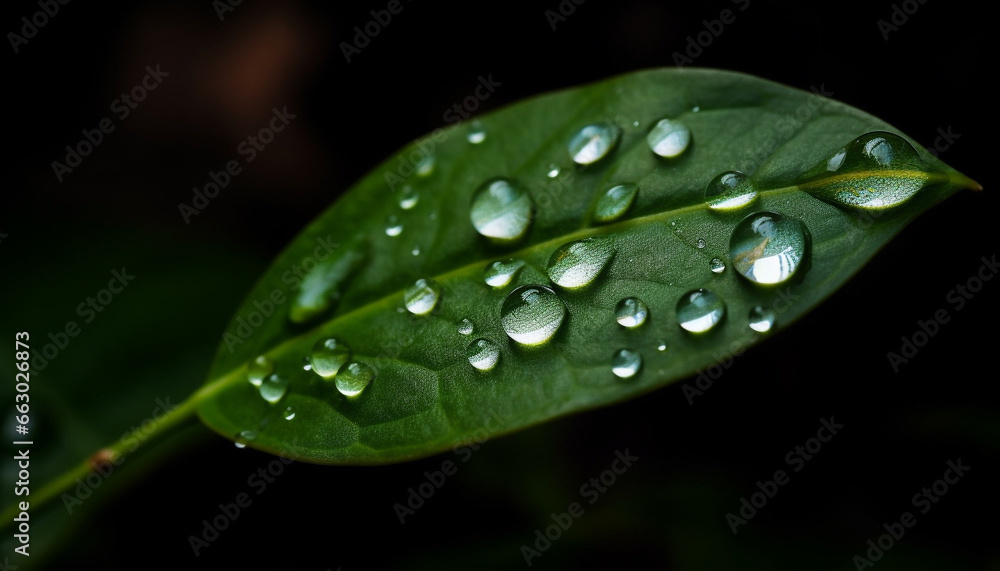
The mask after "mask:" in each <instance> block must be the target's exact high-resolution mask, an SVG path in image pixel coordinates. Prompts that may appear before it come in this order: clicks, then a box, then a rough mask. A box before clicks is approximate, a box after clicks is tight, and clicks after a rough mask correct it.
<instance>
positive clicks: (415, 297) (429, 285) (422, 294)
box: [403, 278, 441, 315]
mask: <svg viewBox="0 0 1000 571" xmlns="http://www.w3.org/2000/svg"><path fill="white" fill-rule="evenodd" d="M440 297H441V285H440V284H438V283H437V282H436V281H434V280H432V279H430V278H426V279H424V278H421V279H419V280H417V281H416V282H414V284H413V285H411V286H410V287H408V288H406V291H404V292H403V304H404V305H406V309H407V310H408V311H409V312H410V313H412V314H414V315H426V314H428V313H430V312H431V311H432V310H433V309H434V307H435V306H436V305H437V303H438V299H440Z"/></svg>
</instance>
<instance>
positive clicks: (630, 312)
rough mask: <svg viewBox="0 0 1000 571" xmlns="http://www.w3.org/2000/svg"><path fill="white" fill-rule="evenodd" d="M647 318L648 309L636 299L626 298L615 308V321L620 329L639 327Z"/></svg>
mask: <svg viewBox="0 0 1000 571" xmlns="http://www.w3.org/2000/svg"><path fill="white" fill-rule="evenodd" d="M647 317H649V308H648V307H646V304H645V303H643V301H642V300H641V299H639V298H637V297H626V298H625V299H623V300H621V301H619V302H618V305H617V306H615V320H616V321H618V324H619V325H621V326H622V327H627V328H629V329H632V328H635V327H639V326H640V325H642V324H643V323H645V322H646V318H647Z"/></svg>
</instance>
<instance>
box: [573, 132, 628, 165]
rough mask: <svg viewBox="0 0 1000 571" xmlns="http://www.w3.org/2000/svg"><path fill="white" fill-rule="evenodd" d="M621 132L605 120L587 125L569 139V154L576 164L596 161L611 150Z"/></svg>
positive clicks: (587, 163)
mask: <svg viewBox="0 0 1000 571" xmlns="http://www.w3.org/2000/svg"><path fill="white" fill-rule="evenodd" d="M621 133H622V132H621V129H619V128H618V127H616V126H615V125H612V124H611V123H607V122H601V123H594V124H593V125H587V126H586V127H584V128H582V129H580V130H579V131H578V132H577V133H576V135H573V138H572V139H570V141H569V145H568V150H569V156H570V157H571V158H572V159H573V162H574V163H576V164H578V165H589V164H593V163H596V162H597V161H599V160H601V159H603V158H604V157H605V156H607V154H608V153H610V152H611V150H612V149H613V148H614V147H615V144H617V143H618V139H619V138H620V137H621Z"/></svg>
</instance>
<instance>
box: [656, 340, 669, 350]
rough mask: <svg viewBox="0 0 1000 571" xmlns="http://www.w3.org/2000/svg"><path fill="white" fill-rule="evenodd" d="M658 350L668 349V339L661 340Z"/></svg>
mask: <svg viewBox="0 0 1000 571" xmlns="http://www.w3.org/2000/svg"><path fill="white" fill-rule="evenodd" d="M656 350H657V351H660V352H661V353H662V352H663V351H666V350H667V342H666V341H660V343H659V344H658V345H657V346H656Z"/></svg>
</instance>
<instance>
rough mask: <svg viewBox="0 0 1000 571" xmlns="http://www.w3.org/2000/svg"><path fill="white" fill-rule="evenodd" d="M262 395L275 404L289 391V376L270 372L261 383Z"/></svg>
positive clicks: (259, 388)
mask: <svg viewBox="0 0 1000 571" xmlns="http://www.w3.org/2000/svg"><path fill="white" fill-rule="evenodd" d="M258 390H260V396H261V397H263V398H264V400H266V401H267V402H269V403H271V404H274V403H276V402H278V401H280V400H281V398H282V397H284V396H285V392H286V391H288V377H286V376H284V375H278V374H273V373H272V374H270V375H268V376H267V377H266V378H264V380H263V381H262V382H261V383H260V387H258Z"/></svg>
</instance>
